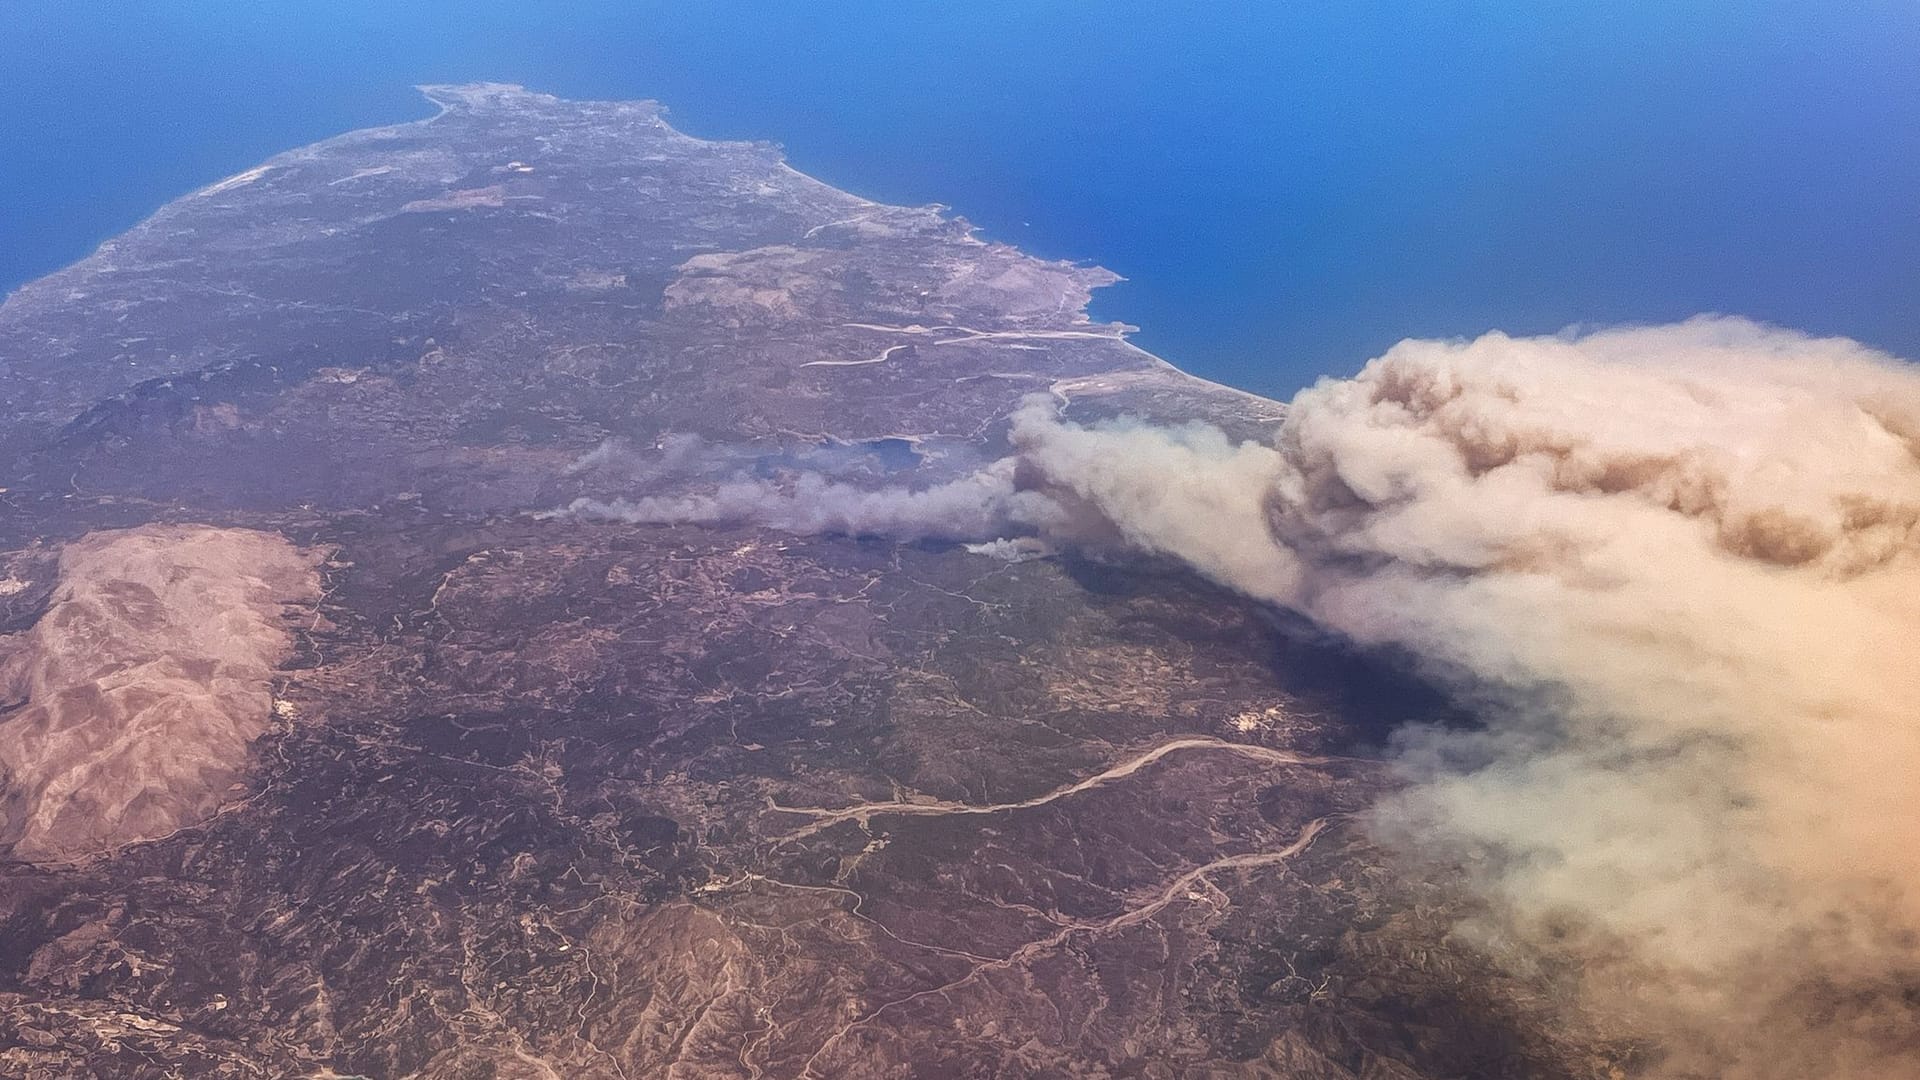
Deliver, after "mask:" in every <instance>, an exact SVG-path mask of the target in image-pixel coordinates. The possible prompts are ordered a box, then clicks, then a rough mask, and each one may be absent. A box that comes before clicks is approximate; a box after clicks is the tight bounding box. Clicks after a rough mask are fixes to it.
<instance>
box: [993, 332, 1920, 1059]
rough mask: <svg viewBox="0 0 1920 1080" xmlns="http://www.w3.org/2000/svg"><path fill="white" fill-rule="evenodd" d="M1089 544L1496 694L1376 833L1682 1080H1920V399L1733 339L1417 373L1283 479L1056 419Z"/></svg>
mask: <svg viewBox="0 0 1920 1080" xmlns="http://www.w3.org/2000/svg"><path fill="white" fill-rule="evenodd" d="M1014 439H1015V444H1016V446H1017V448H1018V453H1019V459H1020V462H1021V476H1022V479H1023V481H1025V482H1026V483H1027V484H1029V485H1030V486H1032V487H1035V488H1037V489H1038V490H1039V491H1041V492H1043V493H1046V494H1047V495H1049V496H1050V497H1051V498H1053V499H1055V500H1056V501H1057V502H1058V503H1059V504H1060V506H1061V508H1062V511H1061V513H1059V514H1057V515H1056V518H1055V523H1054V525H1053V530H1054V532H1055V533H1056V534H1058V533H1059V532H1061V531H1062V530H1067V531H1069V532H1071V533H1072V535H1055V536H1054V539H1056V540H1060V541H1067V542H1072V541H1075V540H1086V539H1093V540H1103V539H1104V540H1107V541H1109V542H1110V541H1111V540H1113V539H1117V540H1118V541H1119V542H1121V543H1123V544H1124V545H1126V546H1128V547H1130V548H1133V549H1136V550H1142V551H1149V552H1155V553H1160V554H1165V555H1170V556H1174V557H1177V558H1180V559H1182V560H1184V561H1186V562H1187V563H1189V564H1190V565H1192V566H1193V567H1194V568H1195V569H1196V570H1198V571H1200V572H1201V573H1204V574H1206V575H1207V576H1209V577H1212V578H1214V579H1216V580H1218V581H1220V582H1223V583H1225V584H1227V585H1230V586H1232V587H1234V588H1236V589H1238V590H1240V591H1242V592H1245V593H1247V594H1249V595H1251V596H1255V597H1258V598H1261V599H1265V600H1270V601H1273V602H1275V603H1278V604H1282V605H1285V606H1287V607H1289V608H1292V609H1294V610H1296V611H1299V612H1301V613H1303V614H1305V615H1306V616H1308V617H1309V618H1310V619H1312V620H1314V621H1315V622H1317V623H1319V624H1320V625H1322V626H1324V627H1327V628H1329V629H1331V630H1333V631H1336V632H1338V633H1340V634H1342V635H1345V636H1346V637H1348V638H1350V639H1352V640H1353V641H1355V642H1358V643H1361V644H1364V645H1383V646H1385V645H1390V646H1396V647H1398V648H1400V649H1404V650H1406V651H1408V652H1410V653H1411V654H1413V655H1415V656H1417V657H1419V658H1420V659H1421V660H1422V662H1423V663H1424V664H1425V665H1427V667H1428V669H1429V672H1430V673H1431V674H1434V675H1436V676H1437V677H1440V678H1442V679H1445V680H1448V681H1449V682H1450V683H1451V684H1452V685H1454V686H1456V687H1457V688H1459V689H1460V690H1461V691H1462V692H1463V693H1467V694H1471V695H1473V697H1474V699H1475V700H1476V701H1477V702H1478V703H1479V704H1480V705H1481V706H1482V710H1481V711H1482V713H1483V715H1485V717H1486V719H1487V726H1486V727H1485V728H1484V729H1481V730H1477V731H1474V732H1471V733H1463V732H1442V731H1424V732H1410V733H1407V734H1406V736H1405V738H1404V739H1403V745H1402V751H1403V755H1404V760H1405V761H1406V763H1407V766H1408V769H1409V771H1410V773H1411V774H1412V775H1413V776H1414V778H1415V782H1414V783H1413V784H1412V785H1411V786H1410V788H1409V789H1408V790H1407V791H1406V792H1405V793H1404V794H1403V795H1401V796H1399V797H1397V798H1395V799H1394V800H1392V801H1391V802H1390V803H1388V804H1387V805H1385V806H1383V807H1381V808H1380V809H1379V810H1378V811H1377V812H1376V813H1375V815H1374V817H1373V820H1372V825H1373V828H1374V830H1375V833H1376V835H1377V836H1378V837H1379V838H1380V839H1382V840H1383V841H1385V842H1387V843H1389V844H1390V845H1392V846H1394V847H1397V848H1400V849H1402V850H1405V851H1408V852H1422V853H1425V854H1426V855H1429V856H1439V857H1443V858H1444V859H1445V860H1446V861H1447V862H1449V863H1451V864H1453V865H1458V866H1466V867H1470V868H1472V869H1471V871H1470V876H1471V880H1470V881H1469V882H1468V883H1469V884H1470V885H1471V886H1472V887H1473V888H1475V889H1476V890H1477V891H1478V892H1479V893H1480V895H1481V896H1482V897H1483V898H1484V899H1485V900H1486V902H1487V903H1486V911H1487V914H1486V915H1485V916H1484V917H1482V918H1480V919H1478V920H1476V922H1475V924H1474V925H1472V926H1469V927H1466V928H1464V929H1465V930H1467V931H1468V932H1470V933H1472V934H1473V935H1474V936H1475V937H1476V938H1477V940H1478V941H1479V942H1480V943H1481V944H1482V945H1483V946H1485V947H1486V948H1488V949H1490V950H1492V951H1494V952H1496V953H1498V954H1500V955H1503V956H1505V957H1506V958H1507V959H1509V960H1511V961H1512V962H1514V963H1517V964H1526V965H1546V966H1547V967H1548V968H1549V969H1550V970H1558V971H1564V972H1571V973H1573V974H1574V975H1575V976H1576V977H1577V980H1578V983H1579V985H1580V987H1581V989H1582V991H1583V992H1584V994H1585V995H1586V1001H1587V1004H1589V1005H1590V1006H1592V1007H1593V1008H1594V1009H1595V1010H1596V1011H1597V1012H1598V1014H1599V1015H1601V1016H1602V1017H1603V1018H1606V1019H1610V1020H1613V1021H1615V1022H1617V1023H1620V1024H1622V1025H1626V1030H1629V1031H1634V1032H1640V1033H1647V1034H1651V1035H1653V1036H1655V1037H1656V1038H1657V1039H1658V1040H1659V1041H1660V1043H1661V1044H1662V1049H1661V1053H1662V1054H1663V1055H1664V1056H1663V1058H1662V1060H1661V1064H1660V1066H1659V1069H1658V1071H1660V1072H1661V1073H1663V1074H1665V1075H1669V1076H1701V1077H1708V1076H1712V1077H1752V1078H1759V1077H1768V1078H1776V1077H1777V1078H1785V1077H1807V1076H1828V1077H1834V1076H1848V1077H1869V1076H1887V1075H1895V1074H1900V1075H1916V1074H1920V1022H1917V1018H1920V1009H1916V1007H1915V1002H1916V1001H1920V980H1916V978H1915V972H1916V970H1917V968H1916V952H1915V939H1914V931H1915V928H1916V927H1920V371H1916V369H1914V368H1912V367H1909V366H1906V365H1903V364H1900V363H1898V362H1896V361H1893V360H1891V359H1889V358H1888V357H1886V356H1883V355H1880V354H1877V353H1875V352H1873V351H1871V350H1869V349H1866V348H1864V347H1862V346H1860V345H1858V344H1855V343H1852V342H1849V341H1844V340H1837V339H1825V340H1821V339H1813V338H1808V337H1805V336H1802V335H1799V334H1793V333H1788V332H1784V331H1779V330H1773V329H1768V328H1764V327H1760V326H1757V325H1754V324H1752V323H1748V322H1744V321H1739V320H1727V319H1699V320H1694V321H1692V322H1688V323H1685V324H1682V325H1678V326H1670V327H1661V328H1652V329H1632V330H1619V331H1609V332H1604V333H1596V334H1591V335H1588V336H1584V337H1560V338H1538V339H1524V340H1523V339H1514V338H1509V337H1506V336H1504V335H1500V334H1490V335H1488V336H1486V337H1483V338H1481V339H1479V340H1477V341H1473V342H1471V343H1444V342H1428V341H1409V342H1404V343H1402V344H1401V345H1399V346H1397V347H1396V348H1394V349H1393V350H1391V351H1390V352H1388V353H1387V354H1386V355H1385V356H1383V357H1381V358H1379V359H1378V360H1375V361H1374V362H1373V363H1371V364H1369V365H1368V366H1367V367H1366V369H1365V370H1363V371H1362V372H1361V373H1360V374H1359V375H1358V376H1357V377H1356V378H1353V379H1350V380H1341V381H1324V382H1322V383H1321V384H1320V385H1318V386H1316V387H1314V388H1313V389H1310V390H1307V391H1305V392H1303V393H1302V394H1300V395H1299V397H1298V398H1297V399H1296V400H1295V401H1294V403H1293V405H1292V407H1291V409H1290V411H1289V413H1288V416H1287V419H1286V421H1285V423H1284V425H1283V427H1282V429H1281V431H1280V433H1279V435H1278V437H1277V439H1276V441H1275V444H1274V445H1272V446H1262V445H1251V444H1239V445H1235V444H1232V443H1230V442H1229V441H1228V440H1227V439H1226V438H1225V437H1223V436H1221V435H1220V434H1219V433H1218V432H1215V431H1211V430H1209V429H1206V428H1191V427H1190V428H1179V429H1171V430H1169V429H1156V428H1150V427H1144V426H1140V425H1127V424H1117V425H1105V426H1096V427H1082V426H1078V425H1074V424H1068V423H1062V422H1060V421H1058V420H1056V419H1055V418H1054V417H1053V416H1052V415H1051V414H1050V413H1049V412H1048V411H1047V410H1045V409H1044V408H1041V407H1038V406H1034V407H1030V408H1028V409H1027V410H1025V411H1023V412H1022V413H1021V415H1020V416H1019V417H1018V418H1017V422H1016V425H1015V430H1014Z"/></svg>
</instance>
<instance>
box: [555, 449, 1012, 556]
mask: <svg viewBox="0 0 1920 1080" xmlns="http://www.w3.org/2000/svg"><path fill="white" fill-rule="evenodd" d="M1014 465H1015V463H1014V462H1013V460H1012V459H1006V460H1002V461H999V462H995V463H994V464H992V465H990V466H988V467H987V468H984V469H981V470H980V471H978V472H974V473H970V474H967V475H965V476H962V477H961V478H959V479H957V480H951V481H948V482H946V483H942V484H935V485H932V486H930V487H926V488H921V489H918V490H915V489H910V488H904V487H880V488H866V487H861V486H858V485H855V484H850V483H844V482H841V481H837V480H832V479H829V478H827V477H826V476H823V475H821V474H819V473H816V472H804V473H801V474H799V475H798V476H797V477H794V478H793V479H791V480H790V481H789V482H786V483H781V482H776V481H773V480H767V479H757V478H752V477H739V478H736V479H733V480H730V481H728V482H726V483H723V484H721V485H720V486H719V487H718V488H717V489H716V490H714V491H712V492H698V493H693V494H674V495H653V496H647V497H644V498H638V499H614V500H611V501H601V500H597V499H578V500H575V501H574V502H573V504H572V505H570V506H569V507H568V510H569V511H571V512H572V513H574V514H577V515H580V516H583V517H595V518H605V519H611V520H616V521H626V522H632V523H636V524H639V523H647V524H677V523H692V524H701V525H721V524H738V523H748V524H755V525H763V526H766V527H768V528H774V529H781V530H784V531H787V532H794V533H807V534H814V533H845V534H850V535H855V536H873V535H883V536H892V537H899V538H904V539H923V538H939V539H948V540H953V539H971V538H976V537H983V536H995V535H998V534H999V533H1001V532H1004V531H1005V530H1007V529H1008V528H1010V527H1013V526H1014V524H1015V523H1016V522H1020V521H1025V520H1029V519H1041V520H1044V519H1045V518H1046V516H1047V500H1046V499H1045V498H1044V497H1043V496H1039V495H1034V494H1030V493H1023V492H1019V491H1016V490H1014V484H1013V473H1014Z"/></svg>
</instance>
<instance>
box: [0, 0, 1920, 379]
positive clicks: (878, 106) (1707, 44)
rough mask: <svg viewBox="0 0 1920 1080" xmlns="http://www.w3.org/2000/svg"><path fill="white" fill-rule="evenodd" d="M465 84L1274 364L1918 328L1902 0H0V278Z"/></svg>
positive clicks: (1174, 340) (1911, 18) (1892, 339)
mask: <svg viewBox="0 0 1920 1080" xmlns="http://www.w3.org/2000/svg"><path fill="white" fill-rule="evenodd" d="M472 79H492V80H501V81H510V82H521V83H525V84H527V85H529V86H531V87H534V88H537V89H541V90H545V91H549V92H552V93H556V94H561V95H564V96H570V97H598V98H633V97H653V98H658V99H661V100H663V101H665V102H667V103H668V104H669V105H670V106H671V109H672V116H673V119H674V122H675V123H676V124H677V125H678V126H679V127H681V128H682V129H683V130H686V131H688V132H689V133H692V134H695V135H701V136H707V137H726V138H767V139H772V140H775V141H778V142H780V143H782V144H784V145H785V146H786V148H787V151H788V153H789V155H790V157H791V160H792V161H793V163H794V164H795V166H796V167H798V168H800V169H803V170H805V171H807V172H810V173H812V174H814V175H816V176H819V177H821V178H822V179H824V180H827V181H829V182H831V183H833V184H836V185H838V186H841V187H844V188H847V189H849V190H852V191H855V192H857V193H859V194H862V195H866V196H869V197H872V198H877V199H883V200H887V201H891V202H901V203H926V202H940V203H944V204H947V205H949V206H952V207H953V208H954V209H955V211H956V212H958V213H960V214H963V215H964V216H966V217H967V218H968V219H969V220H971V221H973V222H974V223H976V224H977V225H978V226H980V227H981V228H982V229H983V230H984V232H985V233H986V234H987V235H988V236H991V237H993V238H997V239H1003V240H1007V241H1010V242H1013V243H1017V244H1019V245H1021V246H1022V247H1024V248H1027V249H1028V250H1030V251H1033V252H1035V253H1038V254H1042V255H1047V256H1052V257H1059V258H1070V259H1078V260H1086V261H1092V262H1098V263H1100V264H1102V265H1104V266H1107V267H1109V268H1111V269H1113V270H1115V271H1116V272H1118V273H1120V274H1123V275H1125V276H1126V277H1127V278H1128V281H1127V282H1126V283H1125V284H1123V285H1120V286H1117V287H1115V288H1113V289H1110V290H1106V291H1105V292H1104V293H1103V294H1102V295H1100V296H1099V297H1098V298H1097V300H1096V302H1095V308H1094V310H1095V314H1096V315H1097V316H1099V317H1102V318H1112V319H1121V320H1124V321H1126V322H1130V323H1135V324H1138V325H1140V326H1142V327H1143V328H1144V329H1143V330H1142V332H1141V333H1140V335H1139V338H1138V340H1139V341H1140V343H1141V344H1142V345H1143V346H1145V347H1147V348H1149V349H1151V350H1153V351H1155V352H1158V353H1160V354H1161V355H1163V356H1165V357H1167V358H1168V359H1170V360H1172V361H1174V362H1175V363H1178V364H1180V365H1182V366H1184V367H1186V368H1188V369H1190V370H1192V371H1195V372H1197V373H1199V374H1202V375H1205V376H1208V377H1210V378H1214V379H1218V380H1221V381H1223V382H1228V383H1233V384H1236V385H1240V386H1244V387H1247V388H1249V389H1253V390H1256V391H1261V392H1265V393H1270V394H1279V395H1286V394H1290V393H1291V392H1292V391H1293V390H1294V389H1296V388H1298V387H1300V386H1302V385H1304V384H1306V383H1309V382H1311V381H1312V380H1313V379H1314V378H1315V377H1317V376H1319V375H1322V374H1343V373H1347V372H1351V371H1353V370H1354V369H1356V368H1357V367H1358V366H1359V365H1360V364H1361V363H1363V362H1364V361H1365V360H1366V359H1367V358H1368V357H1370V356H1373V355H1375V354H1377V353H1379V352H1380V351H1381V350H1383V349H1384V348H1386V347H1387V346H1389V345H1391V344H1392V343H1393V342H1394V341H1396V340H1398V339H1400V338H1402V337H1406V336H1416V335H1418V336H1432V335H1439V336H1453V335H1471V334H1476V333H1479V332H1481V331H1484V330H1487V329H1490V328H1502V329H1506V330H1509V331H1514V332H1529V333H1535V332H1548V331H1553V330H1556V329H1559V328H1561V327H1564V326H1567V325H1569V324H1574V323H1617V322H1648V321H1663V320H1669V319H1674V318H1679V317H1683V316H1686V315H1689V314H1692V313H1695V312H1700V311H1721V312H1731V313H1739V314H1746V315H1751V316H1754V317H1757V318H1761V319H1766V320H1770V321H1775V322H1779V323H1783V324H1787V325H1790V326H1795V327H1800V328H1804V329H1808V330H1812V331H1818V332H1830V333H1840V334H1847V335H1851V336H1853V337H1857V338H1860V339H1862V340H1865V341H1867V342H1870V343H1873V344H1876V345H1879V346H1882V347H1885V348H1888V349H1891V350H1893V351H1896V352H1899V353H1902V354H1904V355H1908V356H1920V3H1915V2H1914V0H1846V2H1835V0H1811V2H1800V0H1783V2H1769V0H1738V2H1736V0H1711V2H1691V0H1661V2H1647V0H1614V2H1610V3H1605V2H1593V3H1583V4H1573V3H1562V2H1557V0H1525V2H1522V0H1478V2H1476V0H1436V2H1400V3H1386V2H1376V0H1262V2H1238V0H1218V2H1214V3H1205V4H1200V3H1178V2H1172V0H1161V2H1157V3H1142V2H1132V0H1118V2H1111V3H1094V2H1084V3H1062V2H1049V0H971V2H967V3H938V4H935V3H918V2H911V0H892V2H887V3H878V2H852V0H809V2H792V3H789V2H781V0H761V2H755V3H748V2H735V0H681V2H678V3H653V2H626V3H607V2H595V0H579V2H570V3H559V2H553V3H549V2H544V0H542V2H533V0H525V2H521V3H505V2H496V0H469V2H465V3H446V2H439V0H410V2H407V3H392V2H386V0H382V2H369V0H333V2H328V3H305V2H294V0H275V2H272V3H258V2H247V3H239V2H218V3H216V2H210V0H159V2H155V0H141V2H114V0H0V290H5V289H11V288H12V287H14V286H16V285H18V284H19V283H21V282H23V281H26V280H29V279H31V278H33V277H36V276H38V275H40V274H42V273H45V272H47V271H49V270H52V269H55V268H57V267H59V266H61V265H63V264H65V263H67V262H70V261H72V260H73V259H76V258H78V257H80V256H82V255H84V254H86V252H87V251H89V250H90V249H91V248H92V247H93V246H94V245H95V244H97V243H98V242H99V241H100V240H101V239H103V238H105V237H107V236H109V235H111V234H113V233H115V232H117V231H118V230H121V229H123V228H125V227H126V226H128V225H130V224H132V223H134V222H135V221H137V220H139V219H140V218H141V217H143V216H144V215H145V214H146V213H147V212H149V211H150V210H151V209H152V208H154V207H156V206H157V205H159V204H160V203H162V202H164V201H166V200H167V199H170V198H172V197H174V196H177V195H179V194H182V193H184V192H186V191H189V190H191V189H193V188H196V187H198V186H200V185H202V184H205V183H207V182H209V181H211V180H214V179H216V178H219V177H221V176H225V175H228V174H230V173H233V172H237V171H239V170H241V169H244V168H246V167H248V166H250V165H252V164H253V163H255V162H257V161H259V160H260V159H262V158H264V157H266V156H268V155H269V154H272V153H274V152H276V151H279V150H282V149H286V148H288V147H292V146H295V145H298V144H301V143H306V142H310V141H312V140H315V139H318V138H322V137H325V136H327V135H331V134H334V133H337V132H339V131H342V130H345V129H349V128H355V127H363V126H367V125H371V124H381V123H389V122H393V121H398V120H405V119H410V118H415V117H419V116H424V115H426V114H428V113H429V112H430V111H431V110H430V109H429V108H428V107H427V106H426V105H425V103H424V102H423V101H421V100H420V99H419V98H418V97H417V96H415V95H414V94H413V92H412V91H411V89H410V87H411V85H412V84H414V83H419V82H438V81H462V80H472ZM3 360H4V358H0V361H3Z"/></svg>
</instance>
